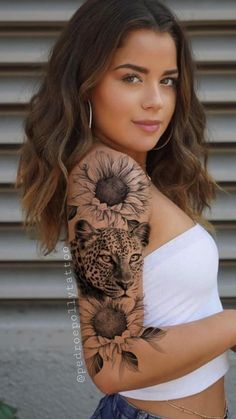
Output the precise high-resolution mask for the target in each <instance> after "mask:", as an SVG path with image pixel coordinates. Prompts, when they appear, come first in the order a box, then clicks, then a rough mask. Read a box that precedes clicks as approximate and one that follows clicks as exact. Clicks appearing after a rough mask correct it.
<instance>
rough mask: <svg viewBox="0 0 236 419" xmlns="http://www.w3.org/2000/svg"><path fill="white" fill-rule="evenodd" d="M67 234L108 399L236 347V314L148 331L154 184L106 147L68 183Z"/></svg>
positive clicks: (94, 364) (91, 349) (87, 340)
mask: <svg viewBox="0 0 236 419" xmlns="http://www.w3.org/2000/svg"><path fill="white" fill-rule="evenodd" d="M67 203H68V214H67V216H68V229H69V242H70V248H71V255H72V262H73V267H74V273H75V277H76V280H77V285H78V293H79V300H78V305H79V314H80V323H81V336H82V343H83V352H84V357H85V361H86V366H87V370H88V372H89V375H90V377H91V378H92V380H93V381H94V383H95V384H96V385H97V387H98V388H100V390H101V391H103V392H104V393H113V392H115V391H122V390H131V389H135V388H140V387H143V386H149V385H153V384H157V383H160V382H164V381H168V380H170V379H174V378H177V377H180V376H183V375H185V374H187V373H188V372H191V371H193V370H195V369H196V368H198V367H200V366H201V365H203V364H205V363H207V362H208V361H210V360H211V359H213V358H214V357H216V356H218V355H219V354H221V353H223V352H224V351H225V350H227V349H229V348H230V347H231V346H232V345H234V344H235V342H236V327H235V311H234V310H226V311H223V312H221V313H218V314H216V315H213V316H210V317H207V318H205V319H202V320H199V321H195V322H191V323H187V324H184V325H178V326H173V327H165V328H163V327H162V328H158V327H144V326H143V317H144V304H143V281H142V273H143V249H144V247H145V246H146V245H147V244H148V241H149V233H150V225H149V219H150V213H151V192H150V184H149V180H148V179H147V177H146V175H145V173H144V172H143V170H142V169H141V167H140V166H139V165H138V164H137V163H136V162H135V161H134V160H133V159H132V158H131V157H129V156H127V155H125V154H123V153H120V152H118V151H115V150H112V149H110V148H108V147H106V146H104V147H103V146H101V147H99V148H97V149H95V150H93V151H90V152H89V153H88V154H87V155H86V157H85V158H84V159H83V160H82V161H81V162H80V163H79V164H77V165H76V166H75V167H74V168H73V170H72V172H71V173H70V176H69V191H68V200H67Z"/></svg>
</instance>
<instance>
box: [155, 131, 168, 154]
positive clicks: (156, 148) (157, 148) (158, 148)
mask: <svg viewBox="0 0 236 419" xmlns="http://www.w3.org/2000/svg"><path fill="white" fill-rule="evenodd" d="M172 135H173V130H172V131H171V134H170V136H169V137H168V140H167V141H166V142H165V143H164V144H162V145H161V146H160V147H155V148H152V150H160V149H161V148H162V147H164V146H165V145H166V144H167V143H168V142H169V141H170V139H171V137H172Z"/></svg>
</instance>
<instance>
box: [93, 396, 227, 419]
mask: <svg viewBox="0 0 236 419" xmlns="http://www.w3.org/2000/svg"><path fill="white" fill-rule="evenodd" d="M232 418H233V416H232V412H231V408H230V405H229V404H228V410H227V413H226V416H225V419H232ZM90 419H171V418H170V417H169V418H167V417H166V416H156V415H152V414H151V413H149V412H147V411H146V410H141V409H138V408H137V407H135V406H134V405H132V404H131V403H129V402H128V401H127V400H126V399H125V398H124V397H122V396H121V395H120V394H119V393H114V394H106V395H105V396H104V397H102V398H101V400H100V401H99V404H98V406H97V408H96V409H95V411H94V413H93V415H92V416H91V418H90Z"/></svg>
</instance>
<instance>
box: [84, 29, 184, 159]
mask: <svg viewBox="0 0 236 419" xmlns="http://www.w3.org/2000/svg"><path fill="white" fill-rule="evenodd" d="M127 64H130V65H135V66H138V67H143V68H144V69H145V70H143V71H142V69H141V68H140V69H135V70H134V69H132V68H127V67H126V68H125V67H123V68H117V67H118V66H123V65H127ZM177 71H178V69H177V53H176V47H175V43H174V41H173V39H172V37H171V36H170V35H169V34H168V33H167V32H165V33H155V32H154V31H151V30H146V29H142V30H135V31H133V32H131V33H129V34H128V36H127V38H126V40H125V43H124V45H123V46H122V48H119V49H117V50H116V52H115V54H114V55H113V59H112V62H111V65H110V67H109V69H108V70H107V72H106V73H105V75H104V76H103V78H102V79H101V80H100V81H99V83H98V84H97V86H96V87H95V88H94V89H93V90H92V93H91V95H90V101H91V105H92V110H93V124H92V130H93V133H94V135H95V136H96V137H98V138H99V139H100V140H102V142H104V143H106V144H108V145H110V146H113V147H114V148H115V149H118V150H120V151H124V152H126V153H127V154H130V155H132V154H133V155H139V154H140V153H141V154H146V153H147V151H149V150H151V149H152V148H153V147H154V146H155V145H156V144H157V143H158V141H159V138H160V137H161V136H162V134H163V133H164V131H165V130H166V128H167V127H168V124H169V122H170V120H171V118H172V116H173V113H174V110H175V104H176V87H175V81H176V79H177V78H178V72H177ZM140 120H158V121H160V124H159V127H158V128H157V129H156V130H155V131H153V132H151V131H150V132H149V131H146V130H144V129H143V128H141V127H139V126H138V125H137V124H135V123H134V121H140Z"/></svg>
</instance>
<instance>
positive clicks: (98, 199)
mask: <svg viewBox="0 0 236 419" xmlns="http://www.w3.org/2000/svg"><path fill="white" fill-rule="evenodd" d="M95 158H96V160H97V162H98V164H96V165H89V164H88V163H87V162H86V163H83V164H82V165H81V168H80V173H79V174H77V173H74V174H73V176H72V185H71V194H70V201H69V203H68V219H72V218H73V217H74V216H75V215H76V213H77V207H78V212H79V214H80V217H81V218H87V217H89V219H91V220H92V221H96V222H98V221H101V222H103V224H104V222H105V224H106V225H107V226H108V225H109V226H116V225H120V226H122V225H123V227H125V226H126V225H127V220H130V219H132V218H134V216H137V217H139V216H140V215H141V214H142V213H144V212H145V211H146V210H147V208H148V201H149V199H150V195H149V191H148V188H147V177H146V175H145V173H144V172H143V171H142V170H141V168H140V167H139V166H138V164H136V163H135V162H133V164H130V161H129V158H128V156H126V155H124V156H119V157H118V158H117V160H114V159H113V158H112V157H111V156H110V155H109V154H108V153H105V152H103V151H97V152H96V155H95Z"/></svg>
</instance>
